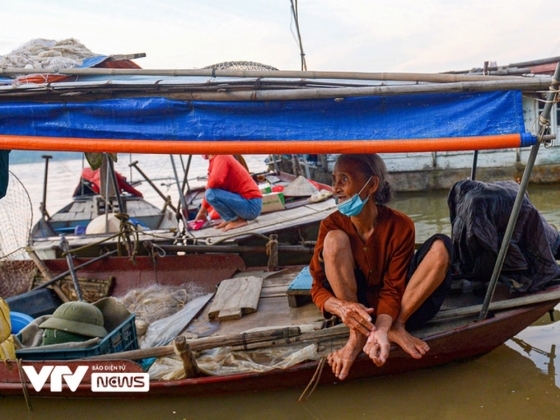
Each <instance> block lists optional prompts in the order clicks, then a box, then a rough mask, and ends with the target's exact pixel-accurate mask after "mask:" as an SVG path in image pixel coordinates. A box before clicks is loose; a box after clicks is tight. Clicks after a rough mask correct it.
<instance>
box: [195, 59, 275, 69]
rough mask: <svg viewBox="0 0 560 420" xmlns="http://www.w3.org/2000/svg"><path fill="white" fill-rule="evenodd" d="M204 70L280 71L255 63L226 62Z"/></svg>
mask: <svg viewBox="0 0 560 420" xmlns="http://www.w3.org/2000/svg"><path fill="white" fill-rule="evenodd" d="M204 68H205V69H214V70H256V71H257V70H258V71H264V70H278V69H277V68H276V67H272V66H269V65H266V64H261V63H256V62H254V61H224V62H222V63H217V64H212V65H211V66H206V67H204Z"/></svg>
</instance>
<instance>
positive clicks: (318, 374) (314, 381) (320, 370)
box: [298, 357, 327, 402]
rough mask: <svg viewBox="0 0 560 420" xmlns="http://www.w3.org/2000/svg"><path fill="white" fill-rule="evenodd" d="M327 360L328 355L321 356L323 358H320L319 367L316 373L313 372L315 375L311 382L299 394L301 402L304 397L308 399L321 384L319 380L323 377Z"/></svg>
mask: <svg viewBox="0 0 560 420" xmlns="http://www.w3.org/2000/svg"><path fill="white" fill-rule="evenodd" d="M326 361H327V358H326V357H321V359H320V360H319V364H317V369H315V373H314V374H313V377H312V378H311V380H310V381H309V383H308V384H307V386H306V387H305V389H304V390H303V392H302V393H301V395H300V396H299V399H298V401H299V402H301V401H302V400H303V399H304V398H305V399H306V400H308V399H309V398H310V397H311V394H313V391H315V388H317V385H318V384H319V380H320V379H321V375H322V373H323V368H324V367H325V362H326ZM310 387H311V389H309V388H310ZM308 391H309V392H308ZM306 394H307V395H306Z"/></svg>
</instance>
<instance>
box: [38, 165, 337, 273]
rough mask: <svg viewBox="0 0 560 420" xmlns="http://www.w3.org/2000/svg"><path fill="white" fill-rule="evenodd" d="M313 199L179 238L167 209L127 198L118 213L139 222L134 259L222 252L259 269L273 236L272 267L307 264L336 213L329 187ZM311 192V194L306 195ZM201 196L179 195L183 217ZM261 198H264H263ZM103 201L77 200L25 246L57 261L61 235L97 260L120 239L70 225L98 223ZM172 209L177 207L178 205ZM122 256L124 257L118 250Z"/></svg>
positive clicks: (291, 199) (276, 179)
mask: <svg viewBox="0 0 560 420" xmlns="http://www.w3.org/2000/svg"><path fill="white" fill-rule="evenodd" d="M258 176H259V177H260V178H262V179H263V180H264V181H266V185H269V188H272V187H275V186H276V187H281V188H284V187H287V186H288V185H290V184H291V183H292V182H293V181H294V180H295V179H296V177H295V176H293V175H291V174H287V173H283V172H270V173H265V174H258ZM313 187H314V189H315V190H316V192H317V193H320V191H323V195H320V196H319V195H317V198H316V199H312V192H310V193H309V195H301V196H283V197H282V199H278V198H276V197H271V199H272V198H274V200H272V201H270V202H269V203H268V205H265V209H264V210H263V213H262V214H261V215H260V216H259V217H258V218H257V219H256V220H253V221H250V222H249V224H248V225H247V226H244V227H241V228H238V229H236V230H235V231H229V232H222V231H221V230H218V229H214V228H213V226H215V225H216V224H217V222H219V220H217V221H214V222H213V223H209V224H208V225H207V226H205V227H203V228H202V229H200V230H186V231H184V232H182V233H181V231H180V230H181V225H180V224H179V223H178V221H177V217H178V216H177V213H176V212H172V211H171V210H170V209H163V210H162V209H158V208H157V207H155V206H154V205H152V204H150V203H149V202H147V201H146V200H144V199H143V198H140V197H135V196H131V195H122V196H121V200H122V202H123V204H124V210H125V211H124V213H126V214H127V215H128V217H130V218H131V219H129V220H133V221H137V222H140V224H141V225H140V227H139V228H138V229H137V230H136V231H135V235H137V239H136V241H137V244H138V246H137V247H136V255H147V254H150V253H152V252H161V251H164V252H187V253H200V252H214V253H215V252H222V253H224V252H225V253H237V254H239V255H241V256H242V258H243V259H244V260H245V262H246V264H247V265H249V266H263V265H267V263H268V256H267V254H266V252H265V246H266V244H267V243H268V241H269V238H270V235H275V240H276V241H278V243H279V245H280V246H281V248H282V250H283V252H282V253H280V254H279V255H278V257H279V261H278V264H281V265H286V264H305V263H308V262H309V260H310V257H311V254H312V252H313V246H314V240H315V238H316V237H317V232H318V229H319V223H320V222H321V220H323V219H324V218H325V217H326V216H327V215H329V214H330V213H331V212H333V211H334V210H335V209H336V205H335V203H334V200H333V199H332V198H331V196H330V195H329V194H328V192H330V189H331V187H330V186H329V185H326V184H321V183H316V185H315V186H313ZM310 191H311V190H310ZM203 194H204V188H194V189H191V190H189V191H187V193H186V194H185V197H184V203H181V204H183V205H184V206H185V207H186V208H187V211H186V212H185V213H186V214H189V216H188V217H190V216H192V217H194V216H193V215H195V214H196V212H197V209H198V205H199V204H200V201H201V198H202V196H203ZM265 197H267V196H265ZM104 202H105V200H104V199H103V198H102V197H101V196H79V197H75V198H74V199H73V200H72V202H71V203H69V204H68V205H67V206H65V207H64V208H63V209H61V210H59V211H58V212H56V213H55V214H53V215H52V216H50V217H49V219H48V221H44V220H43V219H41V220H40V221H39V222H38V223H37V224H36V225H35V226H34V228H33V231H32V234H31V240H30V245H31V246H32V247H33V249H34V250H35V252H36V254H37V255H38V256H39V257H40V258H41V259H43V260H45V259H53V258H61V257H62V255H63V252H64V251H63V250H62V249H61V247H60V236H59V235H60V234H64V235H65V237H66V239H67V241H68V242H69V247H70V249H79V251H76V252H75V254H76V255H79V256H82V257H88V256H96V255H100V254H101V253H102V252H104V251H108V250H109V251H110V250H114V249H116V248H117V247H118V246H119V244H120V243H122V242H123V238H122V237H120V236H115V232H114V230H111V231H110V232H109V233H91V234H87V235H84V234H75V233H74V231H75V229H76V226H87V225H88V223H91V221H92V220H93V219H95V218H101V219H102V221H103V220H104V217H103V216H104V215H105V214H106V210H105V206H104V205H100V203H104ZM113 202H114V204H115V209H109V212H112V211H115V212H116V213H120V211H119V206H118V205H117V204H116V200H115V199H113ZM175 208H180V205H179V203H178V204H177V205H176V207H175ZM123 253H125V252H124V251H123Z"/></svg>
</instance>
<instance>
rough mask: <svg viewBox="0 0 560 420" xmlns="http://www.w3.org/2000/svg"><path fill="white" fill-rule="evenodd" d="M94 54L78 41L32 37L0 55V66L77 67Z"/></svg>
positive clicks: (35, 67) (36, 67) (34, 67)
mask: <svg viewBox="0 0 560 420" xmlns="http://www.w3.org/2000/svg"><path fill="white" fill-rule="evenodd" d="M94 55H95V54H94V53H92V52H91V51H90V50H88V49H87V48H86V47H85V46H84V45H83V44H82V43H80V42H79V41H77V40H75V39H73V38H68V39H63V40H61V41H55V40H51V39H41V38H38V39H33V40H31V41H29V42H27V43H26V44H24V45H22V46H21V47H19V48H17V49H15V50H13V51H12V52H11V53H9V54H7V55H5V56H0V68H8V67H13V68H33V69H65V68H71V67H77V66H79V65H80V64H82V61H83V59H84V58H87V57H92V56H94Z"/></svg>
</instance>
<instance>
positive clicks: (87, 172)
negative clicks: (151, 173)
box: [72, 168, 143, 197]
mask: <svg viewBox="0 0 560 420" xmlns="http://www.w3.org/2000/svg"><path fill="white" fill-rule="evenodd" d="M100 176H101V175H100V171H99V169H95V170H93V169H91V168H84V169H82V175H81V179H80V184H79V185H78V186H77V187H76V189H75V190H74V193H73V194H72V196H73V197H77V196H80V195H97V194H99V191H100V186H101V179H100ZM115 176H116V177H117V184H118V185H119V191H120V192H121V193H122V192H127V193H129V194H131V195H134V196H136V197H143V195H142V193H141V192H140V191H138V190H137V189H136V188H134V187H133V186H132V185H130V184H129V183H128V181H127V180H126V178H125V177H124V176H122V175H121V174H119V173H118V172H116V171H115Z"/></svg>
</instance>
